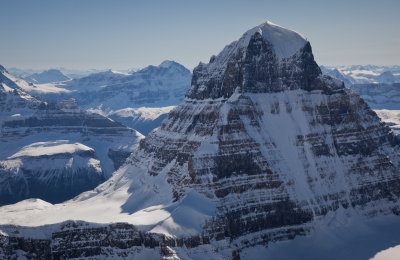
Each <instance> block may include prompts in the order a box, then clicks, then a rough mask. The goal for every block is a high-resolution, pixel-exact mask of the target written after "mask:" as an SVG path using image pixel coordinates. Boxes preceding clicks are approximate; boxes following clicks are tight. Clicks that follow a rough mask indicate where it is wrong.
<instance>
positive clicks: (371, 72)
mask: <svg viewBox="0 0 400 260" xmlns="http://www.w3.org/2000/svg"><path fill="white" fill-rule="evenodd" d="M321 70H322V72H323V73H324V74H327V75H330V76H332V77H334V78H337V79H340V80H342V81H343V82H344V83H345V85H346V86H347V87H351V85H352V84H371V83H375V84H378V83H384V84H392V83H400V66H375V65H365V66H362V65H351V66H321Z"/></svg>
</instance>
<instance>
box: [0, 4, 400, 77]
mask: <svg viewBox="0 0 400 260" xmlns="http://www.w3.org/2000/svg"><path fill="white" fill-rule="evenodd" d="M155 3H156V4H155ZM398 10H400V2H399V1H394V0H384V1H379V2H377V1H371V0H367V1H352V2H351V3H348V2H346V1H343V0H340V1H334V2H324V3H323V2H322V1H316V0H309V1H302V2H301V3H300V2H298V1H294V0H288V1H279V2H278V1H246V2H244V1H218V2H212V1H202V2H200V3H196V2H185V1H177V0H172V1H168V3H167V2H163V1H156V2H152V3H148V2H145V3H143V2H138V1H129V2H127V1H120V0H117V1H106V0H98V1H92V0H87V1H76V0H71V1H50V0H38V1H27V0H21V1H9V0H4V1H2V11H3V12H2V15H1V16H0V22H1V24H2V25H3V28H2V29H3V35H4V36H6V37H4V39H2V41H0V57H1V60H0V64H1V65H3V66H5V67H6V68H19V69H33V70H46V69H50V68H61V67H63V68H66V69H70V70H72V69H76V70H90V69H97V70H105V69H114V70H128V69H132V68H143V67H146V66H148V65H158V64H160V63H161V62H162V61H163V60H174V61H176V62H179V63H181V64H182V65H184V66H185V67H187V68H189V69H193V68H194V67H195V66H197V64H198V63H199V62H200V61H202V62H208V60H209V58H210V57H211V56H212V55H214V54H218V53H219V52H220V51H221V50H222V49H223V47H224V46H225V45H227V44H229V43H230V42H232V41H234V40H236V39H238V38H239V37H240V36H241V35H242V34H243V33H244V32H245V31H246V30H248V29H250V28H252V27H254V26H256V25H258V24H260V23H263V22H265V21H266V20H269V21H272V22H273V23H276V24H278V25H281V26H283V27H286V28H288V29H291V30H294V31H297V32H299V33H301V34H303V35H304V36H305V37H307V39H308V40H309V41H310V42H311V45H312V47H313V52H314V56H315V59H316V61H317V62H318V64H320V65H326V66H338V65H358V64H359V65H368V64H371V65H386V66H391V65H399V64H400V63H399V62H398V61H399V60H400V48H399V47H398V46H400V34H399V29H398V25H400V16H399V15H398Z"/></svg>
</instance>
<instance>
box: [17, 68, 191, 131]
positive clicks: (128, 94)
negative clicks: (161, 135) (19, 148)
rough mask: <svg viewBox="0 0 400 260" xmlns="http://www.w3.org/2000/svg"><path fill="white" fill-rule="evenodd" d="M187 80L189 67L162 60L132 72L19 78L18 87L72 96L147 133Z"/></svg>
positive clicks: (53, 97) (178, 98)
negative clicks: (30, 80)
mask: <svg viewBox="0 0 400 260" xmlns="http://www.w3.org/2000/svg"><path fill="white" fill-rule="evenodd" d="M45 74H49V73H48V71H47V72H46V73H45ZM35 75H36V74H35ZM35 77H36V78H37V77H38V75H36V76H35ZM32 78H34V77H33V76H32ZM59 79H61V77H60V78H59ZM18 80H20V79H18V78H16V77H15V78H14V81H18ZM57 81H58V80H57ZM190 81H191V72H190V71H189V70H188V69H186V68H185V67H184V66H182V65H180V64H179V63H176V62H174V61H164V62H162V63H161V64H160V65H159V66H148V67H146V68H144V69H141V70H137V71H132V72H131V73H121V72H117V71H113V70H108V71H104V72H98V73H93V74H90V75H88V76H85V77H81V78H76V79H71V80H66V81H63V82H53V83H47V84H32V83H29V84H26V82H25V83H24V82H22V81H21V83H20V84H19V87H20V88H21V89H22V90H24V91H25V92H27V93H29V94H31V95H32V96H38V97H40V98H42V99H44V100H49V101H56V102H59V101H61V100H64V99H70V98H74V99H75V100H76V102H77V104H78V105H79V106H81V107H83V108H85V109H88V110H90V111H92V112H95V113H99V114H101V115H105V116H109V117H110V118H113V119H114V120H117V121H120V122H123V123H124V124H125V125H127V126H129V127H132V128H135V129H140V132H141V133H143V134H145V135H147V134H148V133H149V132H150V131H151V130H153V129H154V128H156V127H158V126H159V125H160V123H161V121H162V119H164V118H165V117H166V115H167V113H168V112H169V111H170V110H171V109H173V107H174V106H176V105H178V104H180V103H181V102H182V100H183V98H184V96H185V93H186V91H187V90H188V89H189V88H190ZM42 82H44V81H42ZM165 107H169V108H168V109H166V108H165ZM127 111H130V112H129V113H128V112H127ZM150 114H151V116H149V115H150Z"/></svg>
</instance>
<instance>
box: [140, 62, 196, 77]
mask: <svg viewBox="0 0 400 260" xmlns="http://www.w3.org/2000/svg"><path fill="white" fill-rule="evenodd" d="M166 72H168V73H179V74H185V75H187V74H188V73H189V74H190V71H189V70H188V69H187V68H185V67H184V66H183V65H181V64H179V63H177V62H175V61H171V60H165V61H163V62H161V64H160V65H158V66H154V65H150V66H147V67H145V68H143V69H141V70H138V71H137V72H135V73H138V74H142V73H164V74H165V73H166Z"/></svg>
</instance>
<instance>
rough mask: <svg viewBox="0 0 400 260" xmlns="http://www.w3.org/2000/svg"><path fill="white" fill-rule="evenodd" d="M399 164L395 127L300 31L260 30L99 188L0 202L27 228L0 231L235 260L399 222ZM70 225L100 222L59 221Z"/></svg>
mask: <svg viewBox="0 0 400 260" xmlns="http://www.w3.org/2000/svg"><path fill="white" fill-rule="evenodd" d="M399 169H400V157H399V146H398V141H397V139H396V138H395V137H394V135H393V133H392V132H391V131H390V129H389V128H388V127H387V126H386V125H385V124H383V123H382V122H381V121H380V119H379V118H378V117H377V115H376V114H375V113H374V112H373V111H372V110H371V109H370V108H369V107H368V105H367V104H366V103H365V102H364V101H363V100H362V99H361V98H360V97H359V96H358V95H356V94H354V93H353V92H351V91H350V90H348V89H346V88H345V87H344V85H343V82H340V81H338V80H335V79H333V78H331V77H329V76H324V75H322V74H321V71H320V69H319V67H318V65H317V64H316V62H315V61H314V57H313V54H312V50H311V45H310V43H309V42H307V40H305V39H304V37H302V36H301V35H300V34H297V33H295V32H293V31H290V30H287V29H284V28H281V27H279V26H277V25H274V24H272V23H269V22H267V23H264V24H262V25H260V26H257V27H255V28H253V29H252V30H250V31H248V32H246V33H245V34H244V35H243V36H242V37H241V38H240V39H239V40H238V41H235V42H233V43H231V44H230V45H228V46H226V47H225V48H224V49H223V51H222V52H221V53H220V54H219V55H217V56H213V57H212V58H211V60H210V63H209V64H202V63H201V64H199V66H198V67H196V68H195V69H194V71H193V77H192V84H191V88H190V90H189V91H188V92H187V94H186V97H185V100H184V101H183V102H182V104H180V105H179V106H178V107H176V108H175V109H174V110H172V111H171V112H170V113H169V116H168V118H167V119H165V120H164V121H163V123H162V125H161V127H160V128H158V129H157V130H155V131H153V132H151V133H150V134H149V135H148V136H147V137H146V138H145V139H143V140H141V142H140V146H139V148H138V150H136V151H134V152H133V153H132V155H131V156H130V158H129V159H128V161H127V163H126V164H125V165H124V166H122V167H121V168H120V169H119V170H118V171H116V172H115V173H114V174H113V176H112V177H111V178H110V179H109V180H108V181H106V182H105V183H103V184H102V185H100V186H98V187H97V188H96V189H95V190H93V191H92V192H87V193H83V194H81V195H80V196H78V197H77V198H75V199H74V200H73V201H69V202H66V203H64V204H59V205H52V206H46V207H43V206H42V203H40V202H36V204H35V203H33V202H29V203H27V202H21V203H18V204H15V205H10V206H7V207H2V208H0V215H1V216H2V218H1V219H0V221H1V223H2V224H14V225H27V223H28V224H29V225H30V226H35V227H32V228H25V229H24V228H22V227H21V228H19V227H15V226H12V228H11V227H10V226H6V225H4V226H2V227H1V228H0V229H1V230H2V231H3V233H4V234H7V237H6V238H7V239H9V240H8V241H12V238H10V237H13V236H14V235H13V234H16V233H17V232H16V231H15V229H17V230H18V234H19V235H18V236H22V237H26V238H29V234H31V233H30V232H32V230H31V229H34V230H48V229H50V228H52V229H51V230H52V231H51V232H42V233H41V234H52V235H47V236H46V235H43V236H41V237H40V239H41V240H40V241H39V239H38V238H37V239H38V240H37V241H36V242H35V241H34V242H30V243H38V245H39V244H40V243H44V242H43V241H48V242H46V243H48V244H49V245H50V244H51V245H52V247H51V248H50V249H48V251H46V252H44V251H43V250H42V251H43V254H44V253H47V254H49V255H52V256H59V257H66V258H69V257H76V256H77V255H79V256H86V257H93V256H100V255H102V256H109V257H114V256H117V255H118V254H121V251H123V252H124V256H136V257H138V258H141V257H142V258H145V255H144V254H147V253H148V251H146V250H151V252H152V253H154V254H155V255H151V256H147V258H152V257H153V258H157V257H158V258H160V257H161V256H163V257H166V258H167V257H170V258H176V259H179V258H182V259H186V258H194V259H198V258H201V257H204V255H207V256H208V257H207V258H213V259H218V258H234V259H238V258H240V256H244V257H245V256H246V254H251V253H253V254H256V252H257V248H258V249H260V247H257V246H260V245H261V246H263V247H262V248H265V247H264V246H270V245H271V244H272V243H274V242H276V241H280V240H290V239H294V238H298V237H299V236H308V235H310V234H312V233H313V232H317V231H318V230H320V227H327V226H328V223H329V225H332V223H334V222H335V220H336V219H338V220H339V222H340V223H345V222H346V221H345V220H346V219H351V218H352V216H357V220H359V221H364V220H370V219H376V218H379V217H381V216H384V215H386V216H387V215H390V216H394V215H397V214H398V213H399V212H400V208H399V196H400V171H399ZM27 207H30V208H35V210H31V211H29V212H27V211H25V209H26V208H27ZM105 209H106V210H105ZM71 219H72V220H84V221H87V222H96V223H104V224H102V226H100V227H99V226H96V225H95V224H89V223H87V222H74V223H70V222H66V223H63V224H57V223H60V222H63V221H67V220H71ZM28 220H29V221H28ZM110 222H128V223H130V224H132V225H133V226H131V225H128V224H118V225H117V224H109V223H110ZM321 223H322V224H321ZM45 224H54V225H53V226H42V225H45ZM104 226H106V228H104ZM60 229H63V231H60ZM54 230H56V231H54ZM316 230H317V231H316ZM81 233H82V234H90V237H91V238H90V241H91V243H90V245H92V247H93V248H94V247H95V248H96V250H94V249H93V250H91V248H92V247H90V248H89V247H88V243H87V240H88V238H87V236H86V235H79V234H81ZM30 241H32V240H30ZM67 241H68V243H67ZM150 241H151V242H150ZM9 243H11V242H9ZM71 247H73V250H72V249H71ZM44 248H46V247H44ZM150 248H152V249H150ZM371 248H373V247H372V246H371V247H369V248H367V249H364V250H365V251H368V250H371ZM13 250H14V251H12V252H15V253H18V254H29V252H30V251H29V249H26V250H25V251H21V248H20V247H16V248H15V249H13ZM18 250H19V251H18ZM252 250H253V251H252ZM254 250H256V251H254ZM260 250H261V249H260ZM26 252H27V253H26ZM35 252H36V253H37V251H35ZM146 252H147V253H146ZM254 258H262V256H260V255H259V256H258V257H254Z"/></svg>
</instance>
